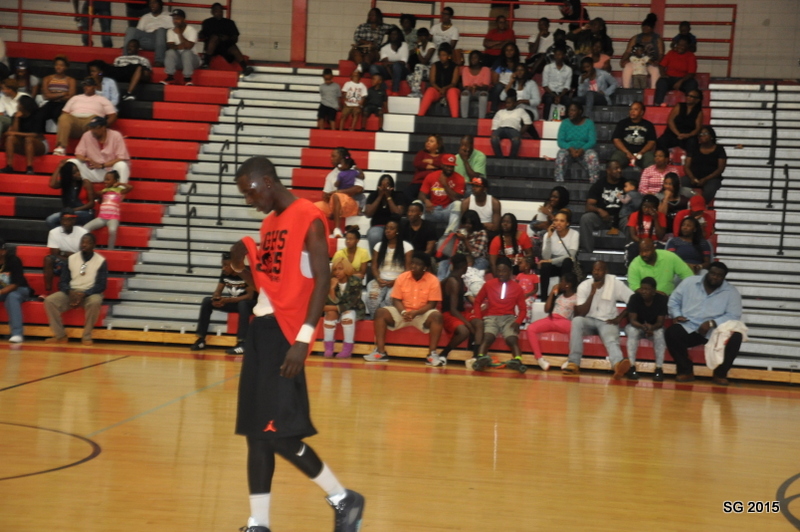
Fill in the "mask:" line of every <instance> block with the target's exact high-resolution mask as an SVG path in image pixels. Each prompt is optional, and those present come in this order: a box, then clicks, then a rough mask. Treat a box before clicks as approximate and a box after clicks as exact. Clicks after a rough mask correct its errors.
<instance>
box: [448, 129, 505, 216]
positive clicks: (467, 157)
mask: <svg viewBox="0 0 800 532" xmlns="http://www.w3.org/2000/svg"><path fill="white" fill-rule="evenodd" d="M456 173H457V174H460V175H462V176H464V179H466V180H467V195H469V189H470V184H471V182H472V180H473V179H475V178H476V177H486V154H485V153H483V152H482V151H480V150H476V149H475V139H474V138H473V136H472V135H464V136H463V137H461V141H460V142H459V145H458V153H457V154H456ZM490 230H491V231H496V230H497V229H490Z"/></svg>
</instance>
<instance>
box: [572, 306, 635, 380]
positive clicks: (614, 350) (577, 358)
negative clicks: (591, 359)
mask: <svg viewBox="0 0 800 532" xmlns="http://www.w3.org/2000/svg"><path fill="white" fill-rule="evenodd" d="M592 334H597V335H599V336H600V339H601V340H602V341H603V345H604V346H606V351H608V358H609V359H610V360H611V367H612V368H613V367H614V366H615V365H616V364H617V362H619V361H620V360H622V349H620V347H619V325H614V324H613V323H606V322H605V320H598V319H597V318H585V317H577V318H573V319H572V331H571V332H570V334H569V362H571V363H572V364H577V365H578V366H580V365H581V358H582V357H583V337H584V336H589V335H592Z"/></svg>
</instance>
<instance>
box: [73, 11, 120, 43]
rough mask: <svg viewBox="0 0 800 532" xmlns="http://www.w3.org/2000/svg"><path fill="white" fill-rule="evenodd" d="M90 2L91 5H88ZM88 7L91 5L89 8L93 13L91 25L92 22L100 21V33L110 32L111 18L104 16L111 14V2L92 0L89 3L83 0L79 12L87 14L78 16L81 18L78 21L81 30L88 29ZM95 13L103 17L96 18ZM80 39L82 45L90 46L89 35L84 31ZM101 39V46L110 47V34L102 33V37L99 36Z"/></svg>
mask: <svg viewBox="0 0 800 532" xmlns="http://www.w3.org/2000/svg"><path fill="white" fill-rule="evenodd" d="M90 4H91V6H90ZM90 7H91V10H92V15H93V18H92V19H91V20H92V25H93V26H94V22H95V21H97V22H99V23H100V24H99V25H100V31H101V32H102V33H111V20H112V19H110V18H105V17H110V16H111V2H103V1H101V0H94V1H93V2H91V3H90V2H89V1H88V0H85V1H84V2H83V9H82V10H81V13H82V14H84V15H87V16H85V17H80V19H81V22H80V29H81V31H88V30H89V17H88V14H89V8H90ZM97 15H100V17H103V18H97ZM81 41H83V45H84V46H91V43H90V42H89V35H88V34H86V33H84V34H83V35H81ZM101 41H102V42H103V48H111V47H112V46H113V44H112V43H111V35H103V36H102V38H101Z"/></svg>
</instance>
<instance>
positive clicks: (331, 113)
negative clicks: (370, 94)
mask: <svg viewBox="0 0 800 532" xmlns="http://www.w3.org/2000/svg"><path fill="white" fill-rule="evenodd" d="M341 98H342V89H341V88H340V87H339V84H338V83H334V81H333V71H332V70H331V69H330V68H326V69H325V70H323V71H322V84H321V85H320V86H319V109H317V127H318V128H319V129H325V125H326V124H327V126H328V129H336V113H338V112H339V101H340V100H341Z"/></svg>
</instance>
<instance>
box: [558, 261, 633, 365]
mask: <svg viewBox="0 0 800 532" xmlns="http://www.w3.org/2000/svg"><path fill="white" fill-rule="evenodd" d="M632 295H633V292H632V291H631V289H630V288H628V287H627V286H625V283H623V282H622V281H620V280H619V279H617V278H616V277H615V276H614V275H611V274H609V273H608V266H606V263H605V262H603V261H597V262H595V263H594V266H592V277H591V278H590V279H586V280H585V281H583V282H582V283H581V284H580V285H578V299H577V302H576V306H575V317H574V318H573V319H572V330H571V331H570V336H569V358H568V360H567V365H566V366H565V367H564V369H563V373H564V374H565V375H578V374H579V373H580V371H581V358H582V357H583V337H584V336H589V335H593V334H597V335H599V336H600V340H602V342H603V345H604V346H605V348H606V351H607V352H608V359H609V362H610V363H611V368H612V370H613V371H614V379H615V380H618V379H621V378H622V377H624V376H625V374H626V373H627V372H628V370H629V369H630V367H631V363H630V361H629V360H628V359H627V358H624V357H623V356H622V350H621V349H620V345H619V323H620V321H622V319H623V318H624V317H625V316H626V315H627V313H628V311H627V310H624V311H622V313H619V314H618V313H617V302H618V301H619V302H622V303H625V304H627V303H628V300H630V298H631V296H632Z"/></svg>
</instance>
